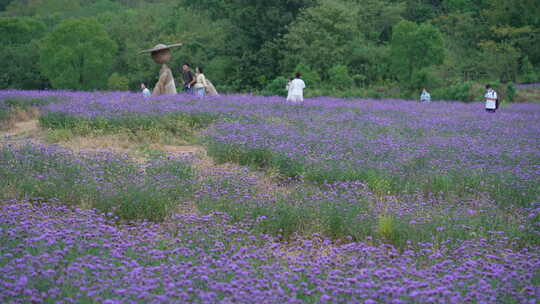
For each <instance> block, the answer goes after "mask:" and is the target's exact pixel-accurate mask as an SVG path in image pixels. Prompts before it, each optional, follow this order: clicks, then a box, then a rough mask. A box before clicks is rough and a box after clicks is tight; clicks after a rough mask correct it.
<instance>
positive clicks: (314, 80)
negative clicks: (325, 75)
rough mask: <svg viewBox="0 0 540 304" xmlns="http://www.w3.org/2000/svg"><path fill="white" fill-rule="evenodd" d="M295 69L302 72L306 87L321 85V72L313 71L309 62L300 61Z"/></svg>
mask: <svg viewBox="0 0 540 304" xmlns="http://www.w3.org/2000/svg"><path fill="white" fill-rule="evenodd" d="M294 71H295V72H300V74H302V80H304V82H305V83H306V87H309V88H315V87H318V86H320V85H321V78H320V76H319V74H318V73H316V72H315V71H313V70H312V69H311V67H310V66H308V65H307V64H303V63H300V64H299V65H297V66H296V68H295V70H294Z"/></svg>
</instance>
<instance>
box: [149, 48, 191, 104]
mask: <svg viewBox="0 0 540 304" xmlns="http://www.w3.org/2000/svg"><path fill="white" fill-rule="evenodd" d="M181 45H182V44H181V43H176V44H171V45H165V44H158V45H156V46H154V47H153V48H151V49H149V50H144V51H141V54H142V53H150V55H152V59H154V61H155V62H156V63H157V64H161V70H159V80H158V82H157V83H156V86H155V87H154V91H153V92H152V95H164V94H176V85H175V82H174V77H173V74H172V71H171V69H170V68H169V67H168V66H167V62H168V61H169V60H171V56H172V52H171V48H173V47H178V46H181Z"/></svg>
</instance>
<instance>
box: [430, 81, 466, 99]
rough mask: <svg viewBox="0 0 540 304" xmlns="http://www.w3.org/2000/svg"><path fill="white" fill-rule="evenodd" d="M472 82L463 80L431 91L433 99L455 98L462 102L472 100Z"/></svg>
mask: <svg viewBox="0 0 540 304" xmlns="http://www.w3.org/2000/svg"><path fill="white" fill-rule="evenodd" d="M471 89H472V83H471V82H469V81H464V82H460V83H456V84H454V85H451V86H449V87H445V88H439V89H436V90H434V91H433V93H432V99H433V100H449V101H451V100H457V101H463V102H470V101H473V99H474V96H473V94H472V91H471Z"/></svg>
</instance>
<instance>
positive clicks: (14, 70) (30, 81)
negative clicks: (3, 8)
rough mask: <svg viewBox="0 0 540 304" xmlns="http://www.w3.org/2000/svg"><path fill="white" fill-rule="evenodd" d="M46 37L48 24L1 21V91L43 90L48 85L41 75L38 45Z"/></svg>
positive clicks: (3, 19)
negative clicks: (13, 89) (7, 89)
mask: <svg viewBox="0 0 540 304" xmlns="http://www.w3.org/2000/svg"><path fill="white" fill-rule="evenodd" d="M44 34H45V24H43V23H42V22H40V21H38V20H35V19H32V18H28V17H16V18H1V19H0V45H2V50H1V51H0V62H2V73H1V75H0V88H1V89H6V88H16V89H41V88H43V87H44V86H46V85H47V81H46V79H44V77H43V76H42V75H41V74H40V72H39V68H38V64H37V62H38V61H39V52H38V51H37V41H38V39H40V38H41V37H42V36H43V35H44Z"/></svg>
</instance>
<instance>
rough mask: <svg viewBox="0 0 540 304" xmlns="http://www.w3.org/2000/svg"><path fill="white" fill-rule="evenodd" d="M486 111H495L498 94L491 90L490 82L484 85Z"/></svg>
mask: <svg viewBox="0 0 540 304" xmlns="http://www.w3.org/2000/svg"><path fill="white" fill-rule="evenodd" d="M485 99H486V112H489V113H495V112H496V111H497V106H498V104H497V103H498V96H497V92H495V90H493V88H492V87H491V85H490V84H488V85H486V95H485Z"/></svg>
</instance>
